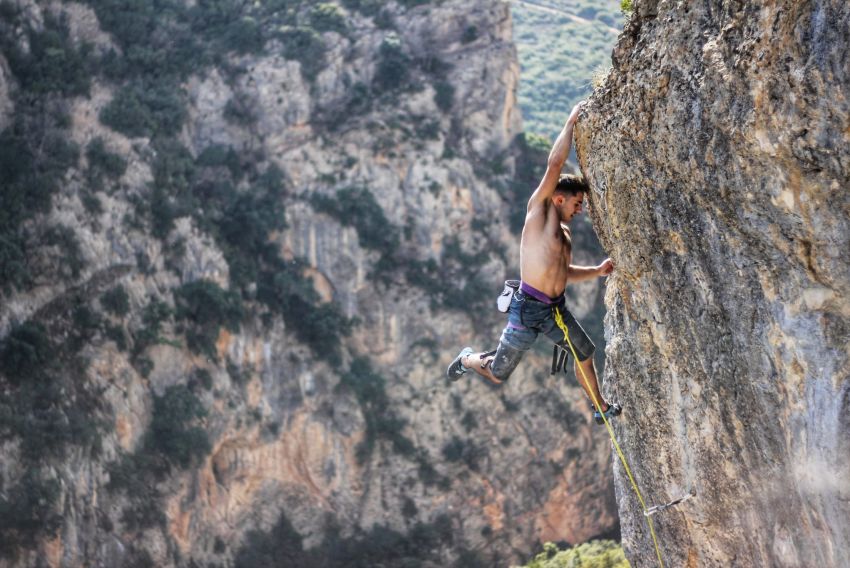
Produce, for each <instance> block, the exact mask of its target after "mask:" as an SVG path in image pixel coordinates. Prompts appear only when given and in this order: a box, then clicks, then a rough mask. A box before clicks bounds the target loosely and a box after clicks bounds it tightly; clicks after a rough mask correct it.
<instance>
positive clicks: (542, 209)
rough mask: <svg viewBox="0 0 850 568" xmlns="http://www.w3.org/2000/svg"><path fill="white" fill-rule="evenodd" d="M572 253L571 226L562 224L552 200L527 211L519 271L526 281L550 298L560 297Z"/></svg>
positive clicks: (565, 283) (564, 285)
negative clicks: (567, 226) (569, 227)
mask: <svg viewBox="0 0 850 568" xmlns="http://www.w3.org/2000/svg"><path fill="white" fill-rule="evenodd" d="M571 255H572V242H571V240H570V236H569V229H566V227H563V228H562V226H561V222H560V218H559V216H558V212H557V211H556V210H555V207H554V206H553V205H552V203H551V201H549V200H546V202H544V203H541V204H539V205H535V207H534V208H533V209H532V210H531V211H529V212H528V215H527V216H526V219H525V225H524V226H523V229H522V241H521V243H520V274H521V277H522V280H523V282H526V283H528V284H530V285H531V286H533V287H534V288H537V289H538V290H540V291H541V292H543V293H544V294H546V295H548V296H549V297H551V298H555V297H557V296H560V295H561V294H562V293H563V292H564V288H566V285H567V270H568V268H569V266H570V258H571Z"/></svg>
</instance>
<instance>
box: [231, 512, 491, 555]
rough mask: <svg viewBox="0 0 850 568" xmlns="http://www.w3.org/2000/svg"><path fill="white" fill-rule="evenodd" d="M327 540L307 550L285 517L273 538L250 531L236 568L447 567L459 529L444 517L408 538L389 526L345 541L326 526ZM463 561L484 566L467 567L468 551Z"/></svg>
mask: <svg viewBox="0 0 850 568" xmlns="http://www.w3.org/2000/svg"><path fill="white" fill-rule="evenodd" d="M325 533H326V534H327V536H326V537H325V539H324V541H323V542H322V543H321V544H320V545H318V546H316V547H315V548H312V549H310V550H304V544H303V538H302V536H301V535H300V534H299V533H298V531H297V530H295V527H293V526H292V523H291V522H290V521H289V519H288V518H287V517H286V515H285V514H284V515H281V517H280V519H279V520H278V522H277V524H276V525H275V526H274V527H273V528H272V530H271V531H270V532H268V533H263V532H260V531H251V532H249V533H248V535H247V538H246V542H245V544H244V545H243V546H242V547H241V548H240V549H239V551H238V552H237V554H236V556H235V561H234V566H235V568H249V567H250V568H276V567H278V566H281V565H282V564H281V562H283V563H284V564H285V565H287V566H322V567H323V568H350V567H355V566H357V567H360V566H363V567H365V566H400V567H401V566H403V567H405V568H424V567H425V566H434V565H438V566H448V564H447V563H446V562H445V559H444V558H443V557H442V551H443V549H445V548H446V547H448V546H451V545H453V544H454V533H455V529H454V528H453V527H452V520H451V518H450V517H448V516H447V515H440V516H438V517H436V518H435V519H434V520H433V521H432V522H430V523H416V524H415V525H414V526H413V527H412V528H411V529H410V530H409V531H408V533H407V534H402V533H400V532H398V531H396V530H394V529H391V528H389V527H387V526H381V525H375V526H373V527H372V529H371V530H369V531H368V532H365V531H359V532H357V533H355V534H354V535H352V536H350V537H347V538H343V537H342V535H341V530H340V528H339V527H336V526H329V527H326V530H325ZM462 553H463V554H465V555H466V556H463V559H461V560H460V561H458V562H457V563H456V564H454V566H455V567H456V568H475V567H476V566H478V565H479V564H473V563H470V562H468V559H469V558H471V557H472V554H471V553H470V552H469V551H465V550H464V551H462Z"/></svg>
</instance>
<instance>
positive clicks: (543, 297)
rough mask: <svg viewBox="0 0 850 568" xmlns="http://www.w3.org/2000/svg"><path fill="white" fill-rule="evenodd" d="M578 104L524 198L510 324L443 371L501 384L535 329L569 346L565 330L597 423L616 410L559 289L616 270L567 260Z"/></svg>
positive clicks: (578, 184) (576, 200)
mask: <svg viewBox="0 0 850 568" xmlns="http://www.w3.org/2000/svg"><path fill="white" fill-rule="evenodd" d="M583 105H584V102H583V101H582V102H580V103H579V104H577V105H576V106H575V107H574V108H573V110H572V112H571V113H570V116H569V118H568V119H567V122H566V124H565V125H564V128H563V129H562V130H561V133H560V134H559V135H558V138H557V139H556V140H555V144H554V145H553V147H552V150H551V152H550V153H549V160H548V163H547V167H546V173H545V174H544V176H543V180H542V181H541V182H540V185H539V186H538V187H537V189H536V190H535V191H534V193H533V194H532V195H531V198H530V199H529V201H528V209H527V212H526V215H525V225H524V226H523V228H522V240H521V241H520V275H521V278H522V282H521V284H520V286H519V289H518V290H517V291H516V292H515V293H514V294H513V298H512V299H511V302H510V307H509V309H508V324H507V326H506V327H505V329H504V330H503V331H502V336H501V338H500V339H499V346H498V348H497V349H496V350H495V351H489V352H479V353H475V352H473V350H472V348H470V347H466V348H464V349H463V350H462V351H461V352H460V354H458V356H457V357H455V359H454V361H452V363H451V364H450V365H449V368H448V370H447V371H446V375H447V377H448V378H449V380H451V381H456V380H458V379H460V378H461V377H462V376H463V375H464V374H465V373H466V372H467V371H468V370H470V369H471V370H473V371H475V372H476V373H478V374H479V375H481V376H482V377H484V378H485V379H487V380H488V381H490V382H491V383H492V384H494V385H500V384H502V383H503V382H504V381H505V380H507V379H508V377H509V376H510V375H511V373H512V372H513V371H514V369H516V366H517V364H518V363H519V362H520V360H521V359H522V357H523V355H524V354H525V352H526V351H527V350H528V349H529V348H530V347H531V346H532V344H533V343H534V341H535V340H536V339H537V335H538V334H539V333H543V334H544V335H546V337H548V338H549V339H551V340H552V341H554V342H555V343H556V344H557V345H560V346H561V347H563V348H564V349H566V348H567V342H566V334H565V331H564V328H566V331H567V332H568V334H569V341H570V342H572V347H573V348H574V349H575V352H576V355H577V358H578V361H576V362H575V373H576V377H577V378H578V377H579V376H580V375H579V373H580V370H579V366H581V370H583V371H584V374H583V376H584V377H586V381H583V380H582V379H579V383H580V384H581V386H582V388H583V389H584V390H585V392H586V393H587V395H588V397H590V400H591V401H596V403H598V404H596V403H594V404H593V406H594V419H595V421H596V422H597V423H598V424H603V423H604V420H603V418H602V413H604V414H605V417H606V418H611V417H614V416H617V415H619V414H620V412H621V408H620V405H619V404H608V403H607V402H606V401H605V400H604V399H603V398H602V394H601V393H600V392H599V384H598V381H597V378H596V368H595V366H594V363H593V352H594V350H595V347H594V345H593V342H592V341H591V340H590V338H589V337H588V336H587V334H586V333H585V332H584V330H583V329H582V327H581V326H580V325H579V323H578V322H577V321H576V319H575V318H574V317H573V316H572V314H570V312H569V311H567V309H566V307H565V299H564V289H565V287H566V285H567V282H569V283H575V282H582V281H584V280H589V279H591V278H596V277H602V276H607V275H609V274H611V272H612V271H613V270H614V265H613V263H612V262H611V259H605V260H604V261H603V262H602V263H601V264H600V265H598V266H576V265H573V264H570V260H571V257H572V239H571V234H570V228H569V226H568V225H567V223H569V222H570V221H571V220H572V218H573V217H574V216H576V215H577V214H579V213H581V210H582V202H583V200H584V195H585V194H586V193H587V191H588V186H587V183H586V182H585V181H584V179H583V178H581V177H579V176H575V175H569V174H568V175H561V169H562V168H563V167H564V164H565V163H566V161H567V157H568V156H569V153H570V145H571V144H572V138H573V128H574V126H575V123H576V121H577V120H578V115H579V112H580V111H581V109H582V106H583Z"/></svg>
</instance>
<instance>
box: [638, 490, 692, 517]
mask: <svg viewBox="0 0 850 568" xmlns="http://www.w3.org/2000/svg"><path fill="white" fill-rule="evenodd" d="M696 496H697V492H696V491H693V490H692V491H690V492H688V493H686V494H685V495H684V497H679V498H678V499H673V500H672V501H670V502H669V503H664V504H663V505H655V506H654V507H650V508H649V509H647V510H646V511H644V512H643V514H644V516H646V517H648V516H650V515H654V514H655V513H660V512H661V511H663V510H664V509H669V508H670V507H675V506H676V505H678V504H679V503H684V502H685V501H687V500H688V499H690V498H691V497H696Z"/></svg>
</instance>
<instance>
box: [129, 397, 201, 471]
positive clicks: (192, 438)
mask: <svg viewBox="0 0 850 568" xmlns="http://www.w3.org/2000/svg"><path fill="white" fill-rule="evenodd" d="M204 416H206V411H205V410H204V407H203V405H202V404H201V401H200V400H199V399H198V397H197V396H195V394H194V393H192V391H190V390H189V389H188V388H187V387H186V386H185V385H175V386H171V387H168V388H167V389H166V390H165V392H164V393H163V395H162V396H154V405H153V416H152V417H151V425H150V431H149V432H148V434H147V438H146V441H145V449H146V451H148V452H157V453H159V454H161V455H162V456H163V457H164V458H165V459H166V460H167V461H168V463H170V464H171V465H175V466H178V467H181V468H183V469H186V468H187V467H189V466H190V465H192V464H193V463H195V462H197V461H198V460H199V459H201V458H203V457H204V456H206V455H207V454H208V453H209V452H210V450H211V445H210V441H209V437H208V436H207V433H206V431H205V430H204V429H203V428H201V427H200V426H196V425H194V424H195V422H196V421H197V419H200V418H203V417H204Z"/></svg>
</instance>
